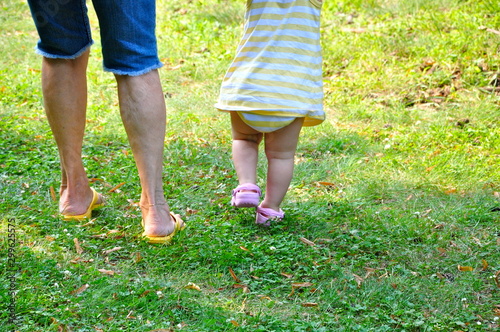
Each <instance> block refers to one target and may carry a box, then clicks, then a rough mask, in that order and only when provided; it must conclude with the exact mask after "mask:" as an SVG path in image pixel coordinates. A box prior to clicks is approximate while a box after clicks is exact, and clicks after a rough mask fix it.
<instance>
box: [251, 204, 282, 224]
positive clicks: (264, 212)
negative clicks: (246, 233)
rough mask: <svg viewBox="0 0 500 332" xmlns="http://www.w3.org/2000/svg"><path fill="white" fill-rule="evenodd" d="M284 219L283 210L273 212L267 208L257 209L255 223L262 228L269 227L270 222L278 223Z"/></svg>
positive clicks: (259, 207)
mask: <svg viewBox="0 0 500 332" xmlns="http://www.w3.org/2000/svg"><path fill="white" fill-rule="evenodd" d="M284 217H285V212H283V210H281V209H280V210H279V211H275V210H273V209H269V208H263V207H261V206H258V207H257V217H256V218H255V223H256V224H258V225H262V226H271V222H280V221H282V220H283V218H284Z"/></svg>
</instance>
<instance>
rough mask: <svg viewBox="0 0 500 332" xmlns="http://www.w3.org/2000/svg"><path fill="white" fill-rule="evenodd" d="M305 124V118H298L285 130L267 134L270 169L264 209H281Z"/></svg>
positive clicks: (266, 145) (266, 146)
mask: <svg viewBox="0 0 500 332" xmlns="http://www.w3.org/2000/svg"><path fill="white" fill-rule="evenodd" d="M303 123H304V119H303V118H297V119H295V121H294V122H292V123H291V124H290V125H288V126H286V127H285V128H282V129H280V130H277V131H274V132H271V133H266V134H265V151H266V157H267V160H268V169H267V185H266V195H265V197H264V200H263V201H262V203H261V204H260V206H261V207H263V208H270V209H273V210H275V211H279V209H280V205H281V202H282V201H283V199H284V198H285V195H286V193H287V191H288V187H289V186H290V182H291V180H292V176H293V168H294V156H295V151H296V149H297V143H298V140H299V134H300V130H301V128H302V124H303Z"/></svg>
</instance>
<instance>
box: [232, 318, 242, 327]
mask: <svg viewBox="0 0 500 332" xmlns="http://www.w3.org/2000/svg"><path fill="white" fill-rule="evenodd" d="M231 324H233V326H236V327H238V326H240V324H238V322H237V321H235V320H234V319H233V320H231Z"/></svg>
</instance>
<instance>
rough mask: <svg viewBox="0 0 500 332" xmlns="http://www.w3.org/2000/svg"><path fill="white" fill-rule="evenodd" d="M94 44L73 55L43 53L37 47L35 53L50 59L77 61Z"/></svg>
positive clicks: (91, 43)
mask: <svg viewBox="0 0 500 332" xmlns="http://www.w3.org/2000/svg"><path fill="white" fill-rule="evenodd" d="M93 44H94V42H93V41H91V42H90V43H88V44H87V45H85V46H84V47H83V48H82V49H81V50H80V51H78V52H76V53H75V54H73V55H60V54H52V53H48V52H45V51H42V50H41V49H40V48H38V46H36V47H35V51H36V53H37V54H40V55H41V56H43V57H45V58H49V59H76V58H78V57H79V56H81V55H82V54H83V53H85V52H86V51H87V50H88V49H89V48H90V47H91V46H92V45H93Z"/></svg>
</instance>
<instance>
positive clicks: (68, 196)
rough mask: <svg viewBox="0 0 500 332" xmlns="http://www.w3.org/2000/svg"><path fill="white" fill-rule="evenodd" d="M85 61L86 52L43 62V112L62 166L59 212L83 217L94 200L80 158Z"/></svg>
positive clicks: (84, 93) (85, 79) (85, 99)
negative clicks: (71, 57)
mask: <svg viewBox="0 0 500 332" xmlns="http://www.w3.org/2000/svg"><path fill="white" fill-rule="evenodd" d="M88 57H89V50H87V51H86V52H84V53H83V54H82V55H81V56H79V57H77V58H75V59H51V58H46V57H44V58H43V60H42V93H43V99H44V105H45V112H46V114H47V119H48V121H49V124H50V127H51V129H52V133H53V135H54V139H55V141H56V144H57V147H58V150H59V156H60V162H61V171H62V181H61V190H60V194H61V197H60V201H59V210H60V212H61V213H64V214H66V215H78V214H82V213H84V212H85V211H86V210H87V208H88V207H89V205H90V203H91V201H92V197H93V194H92V191H91V189H90V187H89V183H88V178H87V174H86V172H85V169H84V167H83V163H82V157H81V153H82V145H83V135H84V131H85V116H86V107H87V78H86V69H87V63H88ZM100 200H101V201H102V197H101V198H100Z"/></svg>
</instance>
